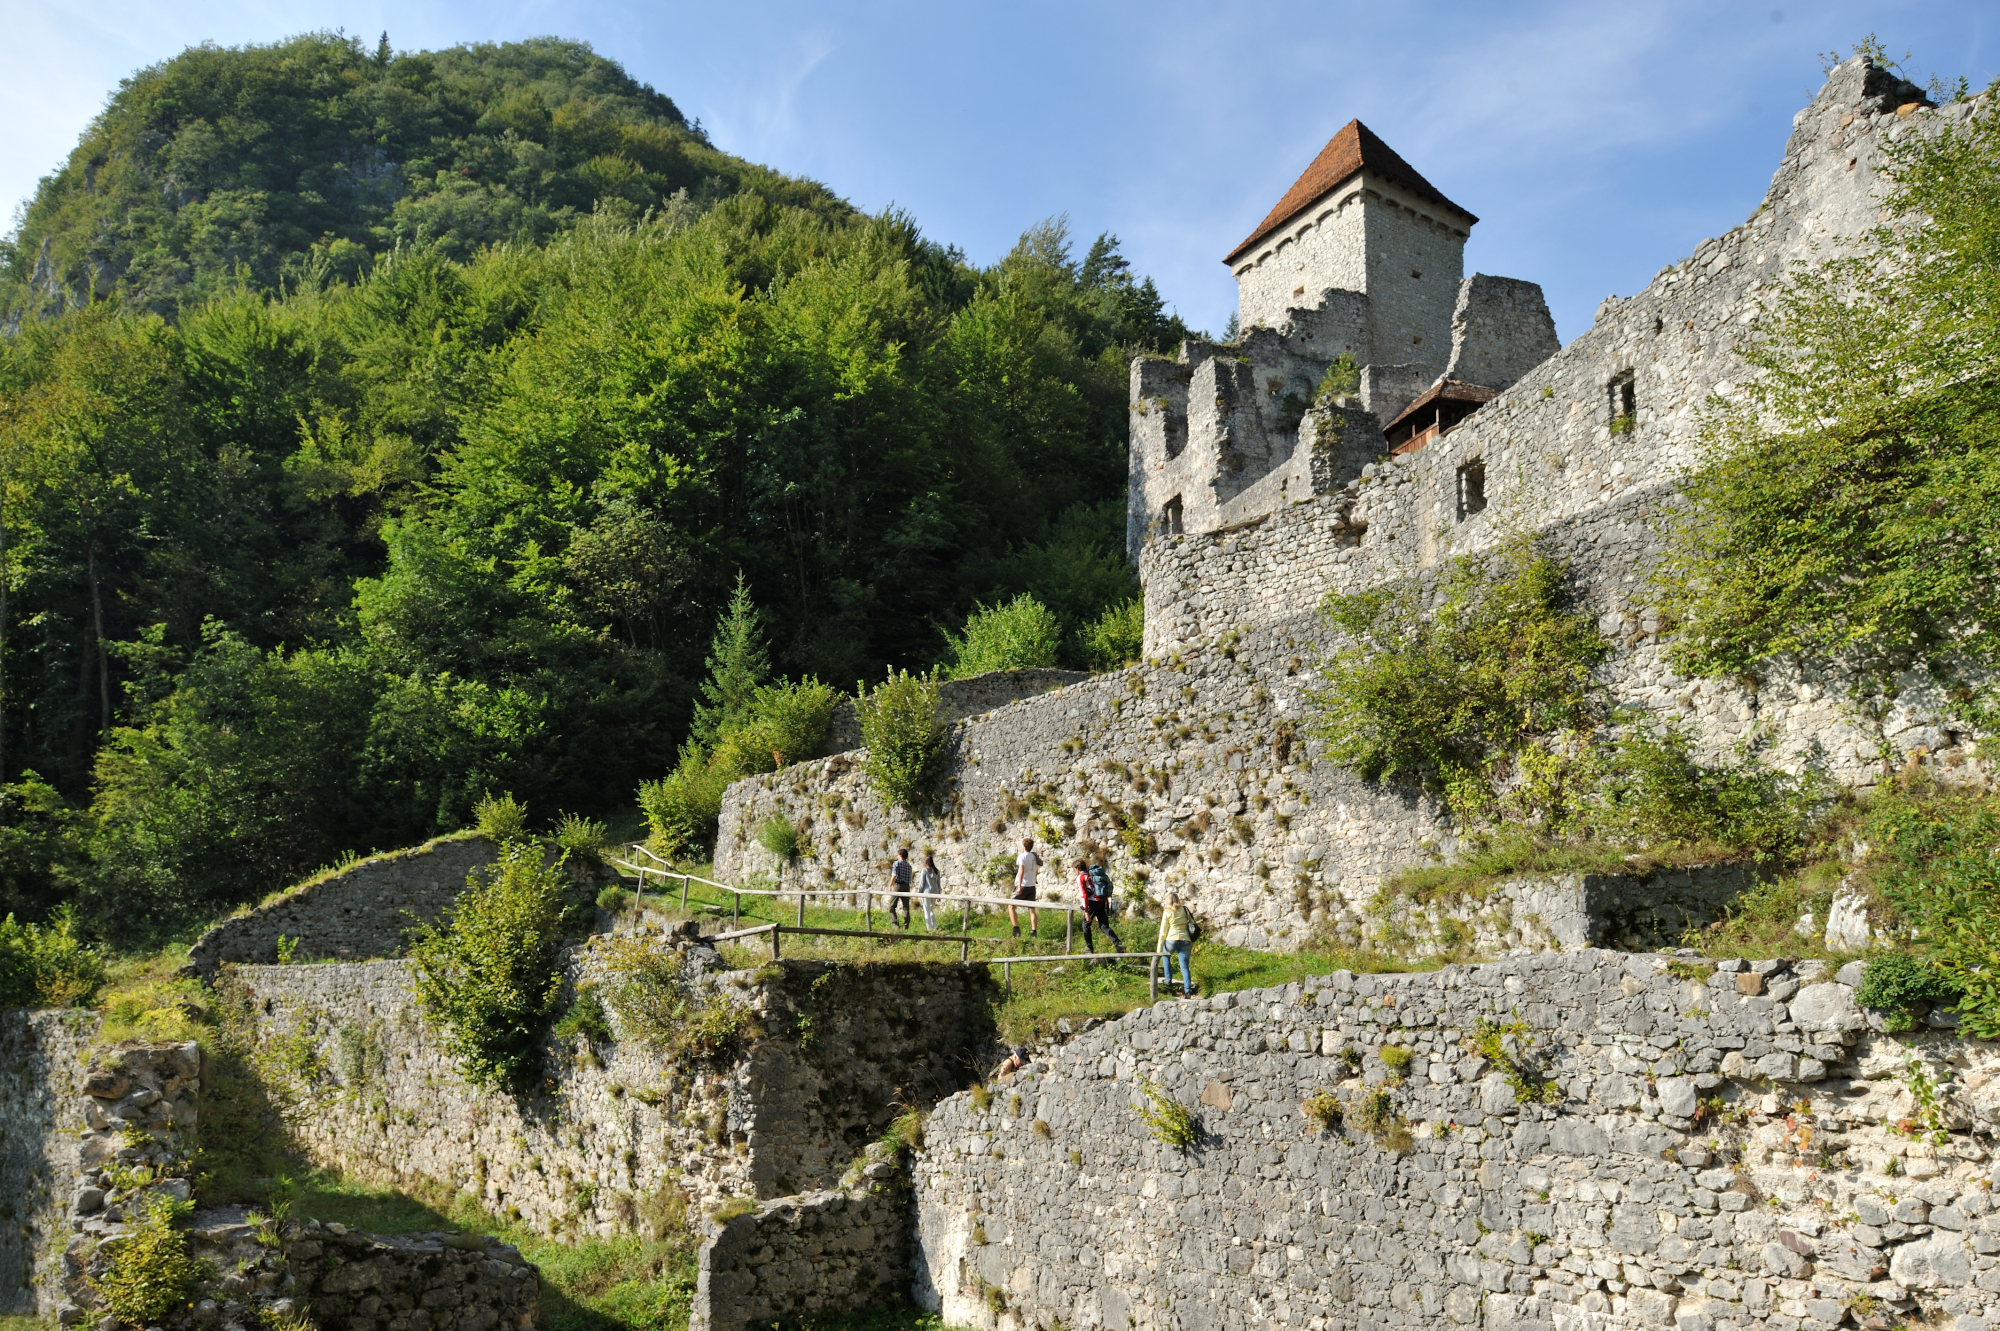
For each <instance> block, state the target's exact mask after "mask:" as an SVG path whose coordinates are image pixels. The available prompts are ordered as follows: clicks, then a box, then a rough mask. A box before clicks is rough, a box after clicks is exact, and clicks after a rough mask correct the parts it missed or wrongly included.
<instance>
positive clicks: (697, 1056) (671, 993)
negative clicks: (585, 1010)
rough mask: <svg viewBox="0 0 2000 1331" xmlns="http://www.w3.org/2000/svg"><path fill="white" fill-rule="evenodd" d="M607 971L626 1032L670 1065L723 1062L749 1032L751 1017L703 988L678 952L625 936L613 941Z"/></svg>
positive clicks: (621, 1023) (614, 1000) (613, 1008)
mask: <svg viewBox="0 0 2000 1331" xmlns="http://www.w3.org/2000/svg"><path fill="white" fill-rule="evenodd" d="M606 966H607V969H609V971H610V972H611V974H612V975H613V976H614V977H615V979H614V981H613V983H612V984H611V985H610V997H611V1008H612V1010H613V1011H614V1012H616V1013H617V1014H618V1021H619V1024H620V1025H621V1026H622V1027H623V1028H624V1031H625V1033H626V1034H627V1035H628V1036H630V1037H632V1038H633V1039H636V1040H638V1041H639V1042H640V1043H641V1044H643V1045H645V1046H646V1047H647V1048H649V1049H651V1050H653V1051H654V1052H655V1053H658V1054H662V1055H664V1056H665V1057H666V1058H668V1059H669V1060H670V1061H672V1062H676V1063H680V1062H687V1061H699V1060H702V1059H711V1058H717V1057H720V1056H721V1055H723V1054H725V1053H727V1052H729V1051H730V1050H731V1049H732V1048H734V1047H735V1045H736V1043H737V1041H738V1040H739V1039H741V1038H742V1036H743V1035H744V1034H745V1032H746V1031H747V1030H748V1029H749V1024H750V1014H749V1013H748V1012H747V1011H746V1010H745V1009H743V1008H740V1007H738V1006H737V1005H736V1004H734V1003H731V1002H730V1001H729V1000H728V999H726V998H724V997H723V996H722V995H721V994H718V993H715V992H713V991H703V990H702V989H700V988H699V987H698V986H697V985H696V984H695V982H694V981H695V976H694V974H692V973H690V971H689V970H688V968H687V966H686V965H685V964H684V963H683V962H682V959H681V957H680V955H679V954H678V953H675V952H669V951H665V950H663V949H659V948H654V947H648V946H647V945H646V944H645V943H643V942H641V941H640V940H638V939H636V938H633V937H631V936H629V935H626V936H623V937H620V938H617V939H614V940H613V941H612V943H611V945H610V951H609V953H608V957H607V962H606Z"/></svg>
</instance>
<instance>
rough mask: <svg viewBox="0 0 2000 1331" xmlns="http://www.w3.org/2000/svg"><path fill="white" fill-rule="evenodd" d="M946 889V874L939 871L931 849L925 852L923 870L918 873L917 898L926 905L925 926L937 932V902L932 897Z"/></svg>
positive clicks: (930, 930)
mask: <svg viewBox="0 0 2000 1331" xmlns="http://www.w3.org/2000/svg"><path fill="white" fill-rule="evenodd" d="M943 891H944V875H943V874H941V873H939V872H938V867H937V860H936V859H935V858H934V857H933V856H932V854H931V852H930V851H928V850H927V851H925V852H924V868H923V872H922V873H920V874H918V875H917V900H918V901H921V902H922V903H923V906H924V928H925V929H926V930H928V931H929V932H931V933H936V932H937V903H936V902H935V901H932V900H931V898H932V897H934V896H937V895H938V894H939V893H941V892H943Z"/></svg>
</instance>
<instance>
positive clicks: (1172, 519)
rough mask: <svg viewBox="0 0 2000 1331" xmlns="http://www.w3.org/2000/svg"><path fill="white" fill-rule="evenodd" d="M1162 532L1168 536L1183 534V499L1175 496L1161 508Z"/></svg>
mask: <svg viewBox="0 0 2000 1331" xmlns="http://www.w3.org/2000/svg"><path fill="white" fill-rule="evenodd" d="M1160 531H1161V533H1162V534H1164V535H1167V536H1179V535H1180V534H1181V497H1180V496H1179V495H1175V496H1174V497H1173V498H1172V499H1169V500H1168V501H1167V502H1166V503H1165V504H1164V505H1163V506H1161V508H1160Z"/></svg>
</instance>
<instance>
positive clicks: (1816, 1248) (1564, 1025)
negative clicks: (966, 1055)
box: [914, 952, 2000, 1331]
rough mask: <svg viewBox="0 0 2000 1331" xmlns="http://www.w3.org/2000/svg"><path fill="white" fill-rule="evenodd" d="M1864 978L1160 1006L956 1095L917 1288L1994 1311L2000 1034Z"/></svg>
mask: <svg viewBox="0 0 2000 1331" xmlns="http://www.w3.org/2000/svg"><path fill="white" fill-rule="evenodd" d="M1852 978H1854V977H1853V976H1852V975H1851V974H1850V973H1848V972H1843V973H1842V976H1841V977H1839V979H1836V978H1834V977H1829V976H1827V975H1826V974H1824V973H1823V972H1822V971H1819V970H1818V969H1817V968H1816V967H1815V966H1812V965H1802V966H1800V967H1797V968H1792V967H1788V966H1787V965H1786V964H1785V963H1784V962H1782V961H1764V962H1756V963H1754V964H1753V963H1746V962H1725V963H1723V964H1722V966H1721V967H1720V968H1719V969H1718V970H1717V971H1716V972H1715V973H1713V974H1710V973H1709V972H1708V969H1707V966H1706V965H1705V964H1697V963H1691V962H1682V963H1678V964H1670V961H1669V959H1668V958H1665V957H1660V956H1646V955H1639V956H1630V955H1622V954H1610V953H1603V952H1580V953H1574V954H1565V955H1543V956H1536V957H1523V958H1518V959H1511V960H1508V961H1505V962H1499V963H1494V964H1489V965H1483V966H1474V967H1447V968H1445V969H1444V970H1442V971H1439V972H1435V973H1431V974H1418V975H1372V976H1369V975H1363V976H1354V975H1349V974H1346V973H1344V972H1343V973H1336V974H1335V975H1333V976H1330V977H1327V978H1324V979H1321V980H1317V981H1308V982H1305V983H1303V984H1294V985H1290V986H1286V987H1284V988H1281V989H1267V990H1260V991H1251V992H1245V993H1237V994H1224V995H1219V996H1217V997H1216V998H1213V999H1209V1000H1196V1001H1192V1002H1181V1003H1162V1004H1160V1005H1158V1006H1155V1007H1152V1008H1147V1009H1143V1010H1141V1011H1139V1012H1136V1013H1133V1014H1131V1015H1129V1016H1127V1017H1125V1018H1123V1019H1121V1020H1119V1021H1117V1022H1113V1023H1111V1024H1109V1025H1106V1026H1103V1027H1099V1028H1097V1029H1095V1030H1092V1031H1090V1032H1088V1033H1086V1034H1084V1035H1083V1036H1081V1037H1079V1038H1078V1039H1076V1040H1074V1041H1072V1042H1071V1043H1069V1044H1068V1045H1065V1046H1063V1047H1061V1048H1060V1049H1058V1050H1056V1051H1054V1052H1052V1053H1051V1054H1049V1055H1048V1056H1047V1058H1046V1061H1044V1062H1040V1063H1036V1064H1032V1065H1030V1066H1029V1067H1028V1068H1026V1069H1024V1070H1023V1071H1022V1072H1020V1073H1018V1074H1016V1075H1015V1076H1014V1077H1013V1078H1012V1079H1011V1081H1008V1082H1001V1083H995V1084H994V1085H993V1086H992V1087H991V1088H990V1090H991V1096H990V1101H989V1105H988V1107H987V1108H985V1109H981V1108H980V1107H979V1106H978V1105H977V1104H976V1103H975V1102H974V1100H973V1098H972V1097H970V1096H965V1095H961V1096H956V1097H953V1098H952V1099H951V1100H949V1101H947V1102H945V1103H944V1104H942V1105H940V1106H939V1107H938V1108H937V1110H936V1111H935V1112H934V1114H933V1115H932V1117H931V1120H930V1123H929V1126H928V1132H927V1142H928V1145H927V1149H926V1150H925V1151H924V1152H923V1153H922V1154H921V1155H920V1156H919V1157H918V1159H917V1163H916V1165H915V1169H914V1179H915V1186H916V1191H917V1197H918V1231H919V1232H918V1245H919V1253H918V1261H919V1265H920V1273H919V1277H918V1290H917V1293H918V1297H919V1300H920V1301H921V1302H923V1303H924V1304H925V1305H926V1306H928V1307H931V1308H934V1309H939V1310H940V1311H941V1312H942V1314H943V1317H944V1320H945V1322H946V1323H947V1324H948V1325H964V1326H976V1327H988V1328H1008V1329H1010V1331H1013V1329H1019V1328H1027V1327H1030V1326H1051V1325H1055V1324H1057V1323H1058V1322H1060V1323H1061V1324H1062V1325H1066V1326H1071V1327H1077V1328H1099V1327H1102V1328H1114V1329H1116V1331H1127V1329H1128V1328H1129V1329H1130V1331H1150V1329H1152V1328H1160V1329H1162V1331H1164V1329H1165V1328H1174V1329H1175V1331H1206V1329H1207V1328H1244V1327H1250V1326H1272V1325H1289V1326H1298V1327H1306V1328H1312V1331H1347V1328H1356V1329H1357V1331H1358V1329H1360V1328H1385V1327H1401V1326H1410V1327H1416V1326H1424V1327H1432V1326H1439V1325H1443V1326H1467V1327H1483V1328H1486V1329H1487V1331H1515V1329H1518V1331H1530V1329H1531V1328H1534V1329H1547V1328H1555V1329H1556V1331H1616V1329H1618V1328H1627V1327H1655V1326H1656V1327H1678V1328H1679V1329H1680V1331H1751V1329H1752V1328H1756V1329H1759V1331H1830V1329H1831V1328H1833V1327H1835V1326H1839V1325H1842V1324H1843V1323H1849V1322H1851V1323H1852V1324H1853V1325H1855V1326H1856V1327H1858V1328H1862V1329H1863V1331H1882V1329H1883V1328H1886V1327H1888V1326H1890V1325H1892V1324H1907V1323H1911V1322H1916V1321H1926V1322H1928V1323H1929V1324H1931V1325H1935V1326H1951V1327H1954V1328H1956V1329H1957V1331H1980V1329H1981V1328H1984V1327H1986V1326H1990V1325H1991V1322H1990V1321H1981V1320H1979V1319H1981V1318H1990V1317H1992V1316H1994V1315H1996V1314H2000V1255H1996V1254H2000V1217H1996V1215H1995V1214H1994V1210H1993V1200H1992V1197H1991V1195H1990V1187H1991V1185H1992V1183H1993V1181H1994V1178H1993V1173H1994V1165H1993V1161H1992V1154H1991V1153H1992V1151H1993V1135H1994V1133H1995V1131H1996V1130H2000V1079H1996V1074H2000V1046H1996V1045H1994V1044H1991V1043H1982V1042H1977V1041H1969V1040H1963V1039H1959V1038H1957V1037H1956V1036H1954V1035H1952V1034H1951V1033H1950V1032H1949V1031H1948V1030H1938V1029H1926V1030H1923V1031H1920V1032H1919V1033H1918V1034H1916V1035H1913V1036H1911V1037H1908V1038H1906V1039H1897V1038H1892V1037H1888V1036H1884V1035H1881V1034H1879V1033H1878V1032H1876V1031H1874V1030H1872V1029H1871V1028H1870V1026H1869V1022H1868V1020H1867V1019H1866V1018H1865V1017H1864V1014H1862V1013H1860V1012H1857V1011H1856V1010H1855V1009H1854V1006H1853V1002H1852V990H1851V989H1850V987H1849V986H1848V985H1847V984H1846V983H1844V982H1842V981H1844V980H1847V979H1852ZM1937 1020H1940V1021H1948V1020H1949V1019H1948V1017H1945V1018H1938V1019H1937ZM1392 1051H1393V1052H1392ZM1385 1055H1387V1058H1386V1060H1385ZM1913 1067H1914V1068H1915V1069H1918V1070H1920V1073H1921V1078H1920V1077H1919V1074H1918V1072H1915V1071H1912V1068H1913ZM1926 1083H1928V1084H1929V1085H1933V1086H1935V1087H1937V1088H1938V1091H1939V1094H1940V1096H1941V1099H1940V1100H1939V1101H1938V1104H1939V1109H1938V1111H1937V1114H1936V1117H1935V1119H1932V1118H1929V1117H1927V1116H1926V1111H1925V1110H1923V1109H1922V1108H1921V1107H1920V1104H1921V1102H1920V1099H1919V1098H1918V1096H1916V1095H1913V1094H1912V1089H1913V1087H1920V1086H1922V1085H1924V1084H1926ZM1145 1084H1151V1085H1153V1086H1156V1087H1157V1088H1158V1090H1159V1091H1160V1093H1161V1094H1162V1095H1164V1096H1165V1097H1167V1098H1169V1099H1171V1100H1172V1101H1174V1102H1176V1103H1178V1104H1179V1105H1181V1106H1184V1107H1185V1108H1186V1109H1187V1110H1188V1111H1189V1112H1190V1114H1191V1116H1192V1127H1193V1129H1194V1134H1195V1140H1194V1142H1193V1144H1192V1145H1191V1146H1190V1147H1188V1148H1187V1149H1184V1150H1183V1149H1177V1148H1175V1147H1173V1146H1169V1145H1166V1144H1164V1143H1163V1142H1161V1141H1159V1140H1156V1139H1155V1138H1154V1137H1153V1136H1152V1135H1151V1134H1150V1133H1149V1131H1148V1129H1147V1127H1146V1125H1145V1124H1144V1123H1143V1122H1142V1121H1141V1119H1140V1116H1139V1113H1138V1107H1139V1106H1140V1105H1142V1104H1145V1103H1146V1101H1145V1096H1144V1094H1143V1092H1142V1090H1141V1089H1140V1088H1141V1087H1142V1085H1145ZM1322 1093H1324V1094H1326V1095H1327V1096H1328V1097H1329V1099H1328V1100H1325V1101H1320V1102H1319V1103H1320V1104H1323V1105H1325V1104H1333V1105H1338V1106H1340V1107H1342V1108H1343V1111H1344V1113H1343V1119H1342V1120H1341V1121H1339V1122H1331V1123H1329V1124H1328V1125H1327V1126H1326V1127H1325V1128H1323V1129H1322V1128H1317V1127H1316V1126H1315V1124H1314V1122H1313V1121H1312V1120H1311V1119H1310V1118H1309V1117H1308V1116H1307V1115H1306V1114H1305V1113H1304V1112H1303V1106H1304V1105H1305V1104H1306V1103H1307V1102H1308V1101H1310V1100H1312V1099H1313V1098H1314V1097H1315V1096H1317V1095H1320V1094H1322ZM1905 1122H1910V1123H1913V1124H1914V1125H1915V1127H1914V1131H1913V1132H1911V1133H1910V1134H1908V1135H1905V1134H1904V1133H1903V1132H1901V1131H1899V1130H1898V1129H1897V1125H1898V1124H1902V1123H1905ZM1892 1161H1893V1162H1894V1163H1893V1165H1892V1164H1891V1162H1892Z"/></svg>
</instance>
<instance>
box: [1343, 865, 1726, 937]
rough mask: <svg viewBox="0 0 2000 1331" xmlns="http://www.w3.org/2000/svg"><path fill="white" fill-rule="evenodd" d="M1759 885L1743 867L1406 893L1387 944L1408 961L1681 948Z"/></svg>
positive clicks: (1384, 933) (1385, 915) (1388, 925)
mask: <svg viewBox="0 0 2000 1331" xmlns="http://www.w3.org/2000/svg"><path fill="white" fill-rule="evenodd" d="M1755 882H1756V872H1755V870H1754V869H1753V868H1752V867H1751V866H1749V865H1745V864H1708V865H1695V866H1692V867H1689V868H1674V869H1668V868H1662V869H1658V870H1656V871H1654V872H1652V873H1650V874H1639V873H1629V874H1610V873H1551V874H1540V875H1535V876H1532V877H1524V878H1512V879H1508V880H1506V881H1503V882H1498V883H1494V884H1492V885H1490V886H1485V887H1478V888H1473V889H1469V890H1461V891H1457V892H1448V893H1441V894H1437V895H1435V896H1431V897H1428V898H1417V897H1405V898H1400V899H1397V900H1395V901H1392V902H1384V903H1382V907H1381V917H1382V920H1381V940H1382V943H1383V944H1384V945H1385V946H1386V947H1387V949H1388V950H1390V951H1393V952H1396V953H1398V954H1400V955H1404V956H1433V955H1441V956H1458V955H1462V954H1463V952H1464V950H1465V949H1468V948H1469V949H1470V950H1471V951H1472V952H1474V953H1476V954H1478V955H1480V956H1489V957H1491V956H1499V955H1500V954H1502V953H1507V952H1517V951H1522V950H1529V951H1536V952H1543V951H1547V952H1574V951H1576V950H1578V949H1579V948H1589V947H1618V948H1621V949H1624V950H1626V951H1631V952H1648V951H1653V950H1655V949H1658V948H1663V947H1673V946H1675V945H1676V944H1678V943H1679V942H1680V940H1681V939H1682V937H1684V936H1685V935H1686V933H1687V931H1688V930H1689V929H1699V928H1703V927H1705V926H1707V925H1709V924H1711V923H1713V922H1714V921H1716V920H1718V919H1721V918H1722V916H1723V914H1724V913H1725V908H1726V907H1727V906H1728V905H1729V903H1730V902H1732V901H1734V900H1735V899H1736V898H1737V897H1739V896H1741V895H1742V894H1743V893H1744V892H1745V891H1746V890H1748V889H1749V888H1750V887H1751V886H1752V885H1753V884H1754V883H1755Z"/></svg>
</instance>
